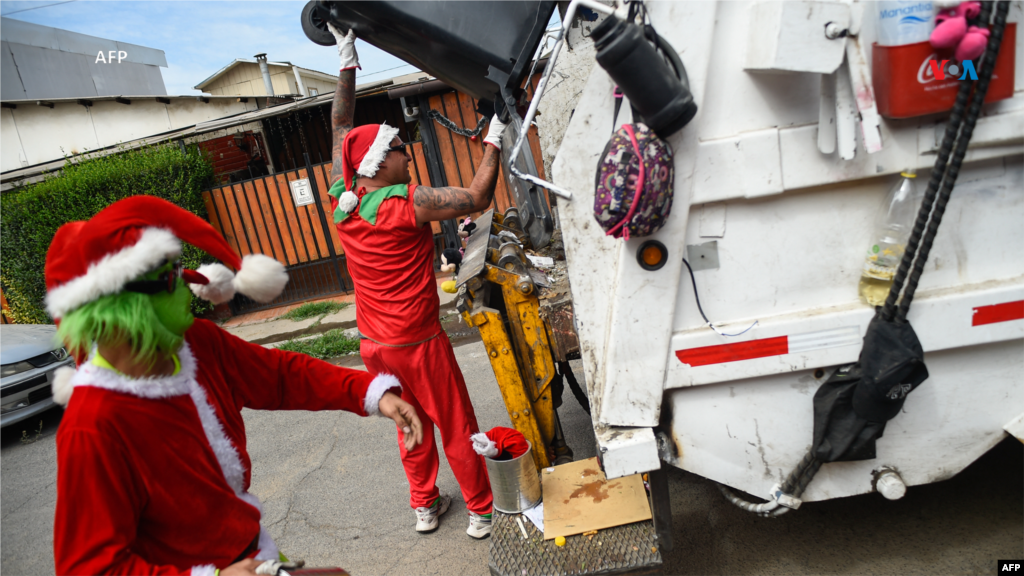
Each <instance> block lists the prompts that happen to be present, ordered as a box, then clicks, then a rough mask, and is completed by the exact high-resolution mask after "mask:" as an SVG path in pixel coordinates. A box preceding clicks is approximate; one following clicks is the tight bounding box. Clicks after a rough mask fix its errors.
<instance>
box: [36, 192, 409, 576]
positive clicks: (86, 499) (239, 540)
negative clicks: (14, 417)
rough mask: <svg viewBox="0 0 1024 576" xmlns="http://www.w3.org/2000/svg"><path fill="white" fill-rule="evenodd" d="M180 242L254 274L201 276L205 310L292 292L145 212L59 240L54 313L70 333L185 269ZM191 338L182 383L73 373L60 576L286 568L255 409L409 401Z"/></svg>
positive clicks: (199, 231) (121, 209)
mask: <svg viewBox="0 0 1024 576" xmlns="http://www.w3.org/2000/svg"><path fill="white" fill-rule="evenodd" d="M178 237H181V238H184V239H186V240H188V241H189V242H190V243H192V244H195V245H196V246H198V247H200V248H202V249H204V250H206V251H207V252H209V253H210V254H211V255H213V256H215V257H217V258H219V259H220V260H221V261H223V262H225V263H227V264H228V265H229V266H231V267H232V268H234V269H236V270H238V271H239V272H238V274H234V273H233V272H232V271H231V270H229V269H228V268H227V267H225V266H223V265H221V264H214V265H207V266H204V267H201V268H200V270H199V272H201V273H202V275H201V276H200V275H197V274H196V273H189V272H190V271H186V274H185V275H184V277H185V278H186V280H187V281H189V282H197V284H192V285H191V287H192V289H193V291H195V292H196V293H197V294H199V295H200V296H202V297H205V298H207V299H212V300H214V301H226V300H227V299H230V298H231V297H232V296H233V295H234V292H235V291H236V290H237V291H240V292H243V293H246V294H247V295H249V296H251V297H255V298H258V299H260V300H264V301H268V300H271V299H273V298H274V297H276V295H277V294H278V293H280V291H281V290H282V289H283V287H284V284H285V283H286V282H287V274H285V272H284V269H283V267H282V266H281V265H280V264H279V263H277V262H276V261H274V260H272V259H270V258H267V257H266V256H262V255H249V256H246V257H245V259H244V260H240V259H239V258H238V257H237V256H235V255H234V253H233V252H231V250H230V248H229V247H228V246H227V244H226V243H225V242H224V240H223V239H222V238H220V237H219V236H218V235H217V234H216V232H215V231H214V230H213V228H211V227H210V226H209V224H207V223H206V222H203V221H202V220H200V219H199V218H198V217H196V216H194V215H192V214H190V213H188V212H186V211H184V210H181V209H180V208H177V207H176V206H174V205H172V204H170V203H167V202H164V201H162V200H159V199H156V198H152V197H134V198H129V199H126V200H122V201H120V202H118V203H115V204H113V205H111V206H110V207H108V208H107V209H105V210H104V211H102V212H100V213H99V214H98V215H97V216H95V217H94V218H93V219H91V220H89V221H88V222H74V223H71V224H67V225H65V226H63V227H62V228H61V229H60V230H58V232H57V235H56V236H55V237H54V240H53V242H52V244H51V246H50V251H49V253H48V254H47V263H46V281H47V288H48V293H47V309H48V311H49V312H50V314H51V315H52V316H53V317H54V318H55V319H57V320H59V319H60V318H61V317H62V316H64V315H65V314H66V313H68V312H71V311H72V310H75V309H76V308H78V307H79V306H81V305H83V304H85V303H88V302H91V301H93V300H95V299H96V298H98V297H100V296H103V295H106V294H114V293H117V292H119V291H121V290H122V289H123V287H124V285H125V284H126V283H127V282H129V281H132V280H133V279H136V278H138V277H139V276H140V275H141V274H143V273H145V272H147V271H149V270H152V269H154V268H155V267H157V266H159V265H160V264H161V263H162V262H164V261H166V260H167V259H171V260H174V259H176V258H177V257H178V255H179V254H180V251H181V243H180V241H179V240H178ZM204 281H206V283H205V284H198V283H202V282H204ZM184 339H185V344H184V345H183V346H182V347H181V348H180V349H179V350H178V351H177V355H178V358H179V361H180V369H179V370H177V371H176V372H175V373H174V374H173V375H171V376H163V377H152V378H132V377H129V376H126V375H124V374H122V373H120V372H118V371H117V370H115V369H113V367H112V366H110V365H109V364H107V365H104V364H103V362H97V359H96V358H95V357H93V358H91V359H90V360H89V361H85V362H81V363H80V365H79V367H78V369H77V370H71V369H65V370H66V371H65V372H63V373H61V374H58V376H57V381H55V383H54V397H55V399H56V400H57V401H58V402H59V403H61V404H65V405H66V406H67V409H66V412H65V414H64V417H63V420H62V422H61V425H60V429H59V430H58V433H57V509H56V519H55V523H54V556H55V563H56V571H57V573H58V574H101V573H102V574H185V573H191V574H194V575H199V574H203V575H212V574H213V573H214V571H215V569H216V568H224V567H227V566H228V565H230V564H232V563H234V562H236V561H238V560H240V559H242V558H245V557H255V558H256V559H258V560H267V559H277V557H278V551H277V546H276V545H275V544H274V541H273V539H272V538H271V537H270V535H269V534H268V533H267V532H266V531H265V530H264V529H262V528H261V526H260V517H261V508H260V502H259V499H258V498H257V497H256V496H255V495H253V494H250V493H249V492H248V489H249V485H250V479H251V461H250V459H249V455H248V453H247V452H246V436H245V426H244V422H243V420H242V414H241V409H242V408H253V409H263V410H339V409H340V410H348V411H350V412H355V413H356V414H359V415H361V416H366V415H369V414H375V413H377V412H378V403H379V401H380V399H381V397H382V396H383V395H384V393H385V392H386V391H388V390H391V389H394V390H395V391H396V392H397V391H398V390H399V389H400V385H399V384H398V381H397V379H396V378H395V377H394V376H391V375H388V374H380V375H377V376H374V375H372V374H370V373H366V372H360V371H356V370H351V369H347V368H341V367H338V366H333V365H331V364H328V363H326V362H322V361H319V360H314V359H312V358H310V357H308V356H305V355H302V354H295V353H291V352H284V351H280V350H269V349H265V348H263V347H261V346H256V345H252V344H249V343H247V342H244V341H242V340H240V339H238V338H236V337H234V336H231V335H230V334H228V333H226V332H224V331H223V330H221V329H220V328H218V327H217V326H216V325H214V324H213V323H211V322H208V321H205V320H196V321H195V322H194V323H193V325H192V327H191V328H189V329H188V330H187V331H186V332H185V336H184ZM94 354H95V353H94ZM72 392H73V394H72Z"/></svg>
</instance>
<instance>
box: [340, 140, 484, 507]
mask: <svg viewBox="0 0 1024 576" xmlns="http://www.w3.org/2000/svg"><path fill="white" fill-rule="evenodd" d="M397 134H398V129H397V128H394V127H391V126H387V125H386V124H385V125H379V124H367V125H363V126H359V127H357V128H355V129H353V130H351V131H350V132H349V133H348V134H347V135H346V136H345V140H344V142H343V144H342V159H343V168H342V172H343V173H342V176H343V177H342V179H341V180H338V181H337V182H335V183H334V185H332V186H331V190H330V194H331V196H332V198H333V199H332V206H333V208H334V221H335V223H336V225H337V229H338V236H339V238H340V240H341V244H342V246H343V247H344V248H345V257H346V259H347V262H348V270H349V273H350V274H351V275H352V280H353V283H354V284H355V291H356V322H357V324H358V326H359V332H360V334H361V335H362V336H363V338H364V339H363V340H362V343H361V345H360V354H361V355H362V358H363V361H364V363H365V364H366V367H367V369H368V370H370V371H371V372H375V371H381V372H388V373H391V374H394V375H396V376H397V377H398V379H399V381H400V382H401V383H402V386H403V387H402V399H403V400H405V401H406V402H408V403H410V404H412V405H413V406H414V407H415V408H416V412H417V414H418V416H419V418H420V421H421V422H422V424H423V444H421V445H419V446H416V447H415V448H414V449H412V450H406V449H405V447H404V446H403V445H402V439H403V435H402V432H401V430H399V431H398V442H399V446H400V451H401V456H402V465H403V467H404V468H405V473H406V476H407V478H408V480H409V487H410V493H411V494H410V505H411V506H412V507H413V508H426V507H429V506H431V504H432V503H433V502H434V501H435V500H437V498H438V496H439V492H438V489H437V486H436V484H435V481H436V479H437V470H438V454H437V447H436V445H435V443H434V433H433V427H434V426H435V425H436V426H437V427H438V429H439V430H440V432H441V440H442V443H443V444H444V452H445V455H446V456H447V457H448V463H449V464H450V465H451V467H452V472H454V473H455V478H456V480H458V482H459V487H460V488H461V490H462V495H463V498H464V499H465V501H466V507H467V508H468V509H469V511H470V512H473V513H476V514H489V513H490V512H491V489H490V485H489V483H488V480H487V470H486V468H485V465H484V462H483V460H482V459H481V458H480V456H478V455H477V454H476V453H475V452H474V451H473V448H472V444H471V443H470V442H468V441H467V439H468V438H469V437H470V436H471V435H472V434H474V433H476V432H478V431H479V427H478V425H477V421H476V415H475V414H474V412H473V405H472V403H471V402H470V398H469V392H468V391H467V390H466V382H465V380H464V379H463V377H462V371H461V370H459V365H458V363H457V362H456V360H455V353H454V351H453V350H452V346H451V343H450V342H449V341H448V337H447V335H446V334H445V332H444V330H443V329H442V328H441V322H440V319H439V310H440V300H439V299H438V296H437V282H436V280H435V277H434V270H433V260H434V258H433V255H434V243H433V235H432V233H431V229H430V226H429V225H427V224H424V225H422V226H420V225H418V224H417V223H416V211H415V207H414V205H413V194H414V192H415V188H416V187H415V186H407V185H405V184H398V185H394V186H387V187H384V188H380V189H378V190H374V191H372V192H367V191H366V188H363V187H358V185H357V180H358V178H359V176H363V177H366V178H372V177H373V176H374V175H375V174H376V173H377V169H378V167H379V166H380V164H381V162H383V161H384V158H385V157H386V156H387V154H388V148H389V147H390V146H391V141H392V140H393V139H394V137H395V136H396V135H397ZM346 183H348V184H346Z"/></svg>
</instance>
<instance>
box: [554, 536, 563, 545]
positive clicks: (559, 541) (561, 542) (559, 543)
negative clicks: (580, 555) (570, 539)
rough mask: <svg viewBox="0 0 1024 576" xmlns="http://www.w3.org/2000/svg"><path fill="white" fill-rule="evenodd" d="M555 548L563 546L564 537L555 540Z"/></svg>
mask: <svg viewBox="0 0 1024 576" xmlns="http://www.w3.org/2000/svg"><path fill="white" fill-rule="evenodd" d="M555 546H565V536H559V537H557V538H555Z"/></svg>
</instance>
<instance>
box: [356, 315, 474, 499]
mask: <svg viewBox="0 0 1024 576" xmlns="http://www.w3.org/2000/svg"><path fill="white" fill-rule="evenodd" d="M359 353H360V355H361V356H362V357H363V362H364V363H365V364H366V368H367V370H369V371H370V372H374V373H380V372H385V373H389V374H394V375H395V376H396V377H397V378H398V381H399V382H401V383H402V399H403V400H405V401H406V402H408V403H409V404H412V405H413V407H415V408H416V414H417V415H418V416H419V418H420V422H422V423H423V443H422V444H420V445H419V446H416V447H415V448H413V449H412V450H406V449H405V446H404V445H403V444H402V439H403V436H404V435H403V434H402V430H401V429H399V430H398V448H399V451H400V452H401V455H402V465H403V466H404V467H405V475H406V477H407V478H408V479H409V492H410V498H409V505H410V506H412V507H413V508H420V507H427V506H430V505H431V504H432V503H433V502H434V500H436V499H437V497H438V496H439V495H440V492H439V491H438V489H437V484H436V481H437V467H438V457H437V444H436V442H435V441H434V426H437V428H438V430H439V431H440V432H441V443H442V444H443V445H444V454H445V456H446V457H447V458H448V464H449V465H450V466H451V467H452V472H454V473H455V479H456V480H458V482H459V487H460V488H461V489H462V497H463V498H464V499H465V501H466V508H468V509H469V511H470V512H474V513H476V514H487V513H489V512H490V511H491V486H490V483H489V482H488V480H487V468H486V467H485V465H484V461H483V457H481V456H480V455H478V454H477V453H476V452H474V451H473V444H472V442H471V441H470V439H469V437H470V435H472V434H475V433H476V432H479V431H480V430H479V427H478V426H477V423H476V414H474V413H473V405H472V403H470V400H469V392H468V391H467V390H466V381H465V379H463V377H462V371H461V370H459V365H458V363H457V362H456V361H455V351H454V350H452V345H451V342H449V341H448V337H447V335H446V334H445V333H444V332H441V333H440V334H438V336H436V337H434V338H432V339H430V340H428V341H426V342H423V343H421V344H416V345H414V346H405V347H392V346H384V345H381V344H377V343H376V342H374V341H372V340H365V339H364V340H362V341H361V343H360V347H359Z"/></svg>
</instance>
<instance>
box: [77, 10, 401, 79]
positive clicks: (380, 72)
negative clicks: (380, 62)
mask: <svg viewBox="0 0 1024 576" xmlns="http://www.w3.org/2000/svg"><path fill="white" fill-rule="evenodd" d="M72 1H74V0H72ZM406 66H412V64H402V65H401V66H395V67H394V68H388V69H386V70H378V71H376V72H370V73H369V74H360V75H359V76H360V77H362V78H366V77H367V76H373V75H375V74H382V73H384V72H390V71H392V70H398V69H399V68H405V67H406ZM413 67H414V68H415V66H413Z"/></svg>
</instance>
